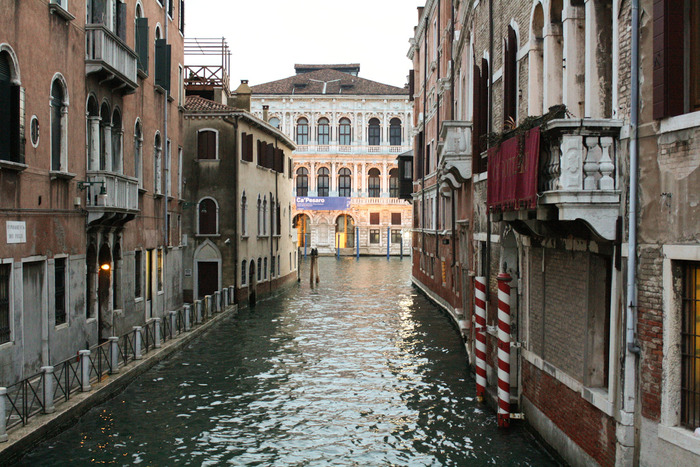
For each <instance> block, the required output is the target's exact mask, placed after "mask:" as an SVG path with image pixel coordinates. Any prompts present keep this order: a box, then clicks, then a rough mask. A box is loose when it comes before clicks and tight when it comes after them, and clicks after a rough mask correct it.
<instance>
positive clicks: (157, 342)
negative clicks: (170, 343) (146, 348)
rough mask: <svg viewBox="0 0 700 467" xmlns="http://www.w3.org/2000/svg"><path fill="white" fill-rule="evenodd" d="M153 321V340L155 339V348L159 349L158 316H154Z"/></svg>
mask: <svg viewBox="0 0 700 467" xmlns="http://www.w3.org/2000/svg"><path fill="white" fill-rule="evenodd" d="M153 321H155V325H154V328H155V330H156V332H155V333H154V338H153V340H155V347H156V349H160V318H156V319H154V320H153Z"/></svg>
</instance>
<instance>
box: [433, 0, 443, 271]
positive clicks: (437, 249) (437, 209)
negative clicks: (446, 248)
mask: <svg viewBox="0 0 700 467" xmlns="http://www.w3.org/2000/svg"><path fill="white" fill-rule="evenodd" d="M440 5H442V0H438V4H437V28H438V31H437V48H436V50H437V57H435V62H436V63H435V65H436V66H437V80H436V81H435V86H436V87H437V88H438V92H437V99H436V102H435V103H436V104H437V108H436V109H435V116H436V117H437V122H436V125H435V129H436V130H437V140H438V146H439V145H440V78H441V74H440V71H441V70H440V57H441V55H442V54H441V53H440V37H441V36H442V33H441V31H440V29H441V22H442V21H441V20H442V17H441V13H440ZM435 164H436V167H439V166H438V164H439V161H438V153H437V148H435ZM435 178H436V181H435V183H437V184H438V185H439V183H440V182H439V179H440V176H439V175H436V177H435ZM435 201H436V203H435V212H434V214H433V215H434V216H435V217H436V218H437V220H439V219H440V190H439V186H438V190H437V191H436V195H435ZM435 224H436V225H435V259H437V260H438V261H440V236H439V235H438V231H437V229H438V225H437V222H436V223H435Z"/></svg>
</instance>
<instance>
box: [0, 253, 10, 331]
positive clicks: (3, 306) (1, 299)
mask: <svg viewBox="0 0 700 467" xmlns="http://www.w3.org/2000/svg"><path fill="white" fill-rule="evenodd" d="M10 268H11V265H10V264H0V344H4V343H5V342H10Z"/></svg>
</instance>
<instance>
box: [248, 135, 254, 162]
mask: <svg viewBox="0 0 700 467" xmlns="http://www.w3.org/2000/svg"><path fill="white" fill-rule="evenodd" d="M247 143H248V162H253V135H248V139H247Z"/></svg>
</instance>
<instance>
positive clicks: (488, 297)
mask: <svg viewBox="0 0 700 467" xmlns="http://www.w3.org/2000/svg"><path fill="white" fill-rule="evenodd" d="M488 86H489V97H488V99H489V103H488V114H487V116H486V120H487V125H488V127H487V132H488V133H490V132H492V131H493V126H492V121H491V120H492V119H491V115H492V113H493V109H492V107H491V105H492V103H493V0H489V82H488ZM487 164H488V158H487ZM487 183H488V182H487ZM485 271H486V289H487V290H490V289H491V287H490V285H489V284H490V282H491V210H490V209H488V207H487V209H486V268H485ZM490 302H491V294H490V293H487V294H486V303H490Z"/></svg>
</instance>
